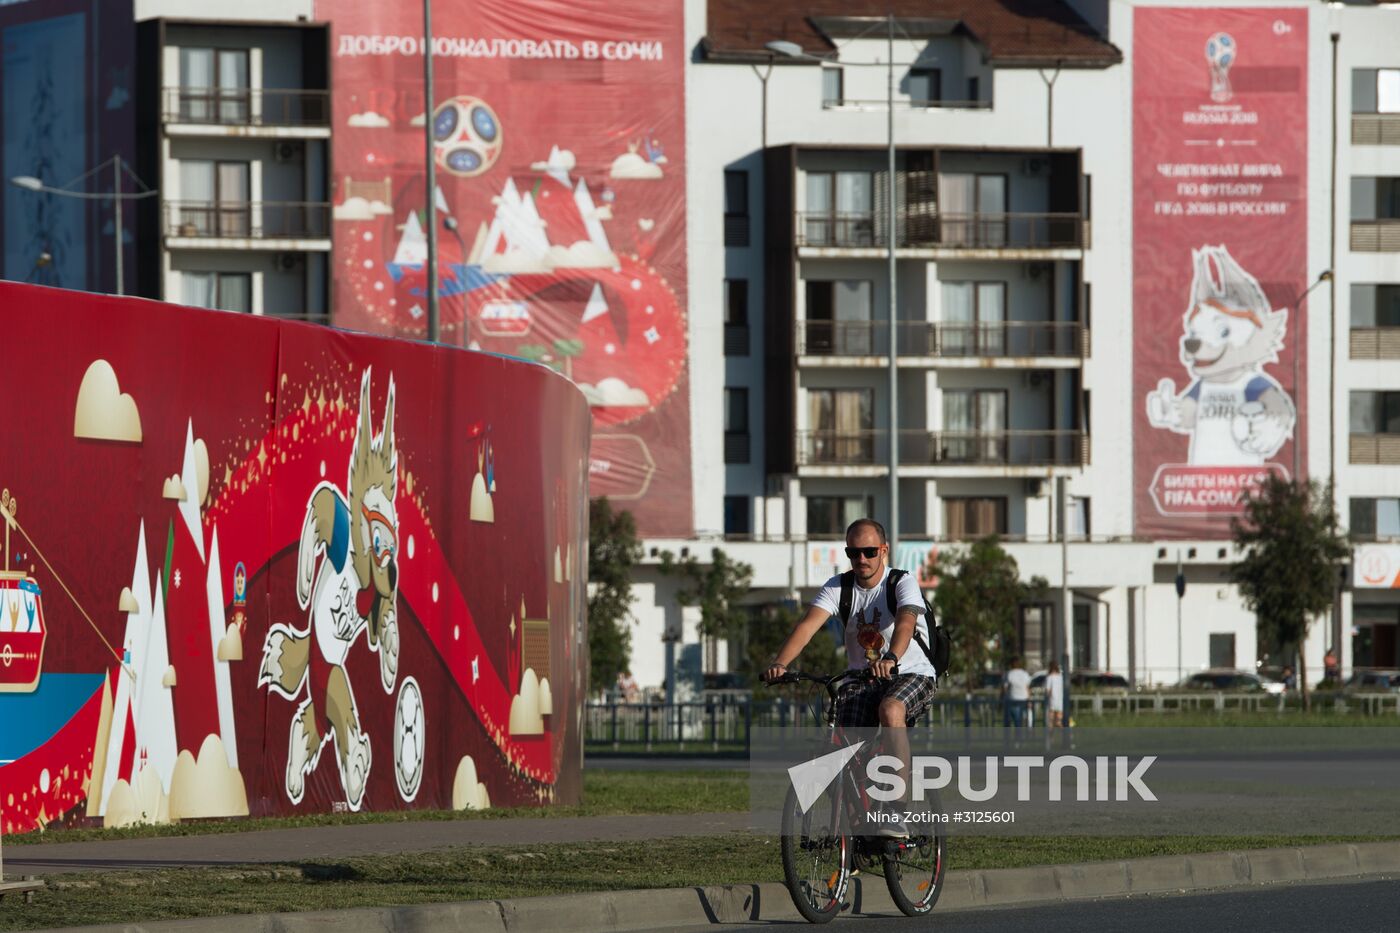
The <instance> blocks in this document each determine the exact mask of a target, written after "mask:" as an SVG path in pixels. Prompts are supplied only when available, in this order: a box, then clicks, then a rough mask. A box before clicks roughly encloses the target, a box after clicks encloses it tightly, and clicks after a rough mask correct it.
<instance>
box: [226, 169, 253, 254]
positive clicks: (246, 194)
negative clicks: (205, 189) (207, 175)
mask: <svg viewBox="0 0 1400 933" xmlns="http://www.w3.org/2000/svg"><path fill="white" fill-rule="evenodd" d="M218 167H219V172H218V182H219V236H229V237H246V236H250V235H251V232H252V231H251V226H252V224H251V219H252V218H251V217H250V216H249V208H250V205H249V203H248V202H249V200H250V199H251V197H252V189H251V186H250V185H249V181H248V179H249V174H250V173H249V166H248V163H247V162H220V163H218Z"/></svg>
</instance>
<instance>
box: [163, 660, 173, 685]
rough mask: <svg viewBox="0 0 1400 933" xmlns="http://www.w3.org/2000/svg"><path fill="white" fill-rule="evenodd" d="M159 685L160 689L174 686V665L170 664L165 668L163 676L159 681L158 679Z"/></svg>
mask: <svg viewBox="0 0 1400 933" xmlns="http://www.w3.org/2000/svg"><path fill="white" fill-rule="evenodd" d="M160 685H161V686H162V687H173V686H175V665H174V664H171V665H169V666H168V667H166V669H165V676H163V677H161V679H160Z"/></svg>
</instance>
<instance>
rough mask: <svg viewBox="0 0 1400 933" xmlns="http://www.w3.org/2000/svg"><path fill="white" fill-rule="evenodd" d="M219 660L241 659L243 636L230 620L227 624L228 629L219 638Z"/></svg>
mask: <svg viewBox="0 0 1400 933" xmlns="http://www.w3.org/2000/svg"><path fill="white" fill-rule="evenodd" d="M219 660H220V661H242V660H243V636H242V635H240V634H239V633H238V626H236V625H234V624H233V623H232V622H230V623H229V624H228V631H226V632H224V637H223V638H220V639H219Z"/></svg>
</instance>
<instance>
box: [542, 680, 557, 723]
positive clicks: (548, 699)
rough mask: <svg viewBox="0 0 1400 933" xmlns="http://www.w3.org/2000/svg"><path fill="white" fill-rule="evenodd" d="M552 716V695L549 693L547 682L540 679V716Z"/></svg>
mask: <svg viewBox="0 0 1400 933" xmlns="http://www.w3.org/2000/svg"><path fill="white" fill-rule="evenodd" d="M552 715H554V694H552V693H550V690H549V680H548V679H546V678H544V677H541V678H540V716H541V717H544V716H552Z"/></svg>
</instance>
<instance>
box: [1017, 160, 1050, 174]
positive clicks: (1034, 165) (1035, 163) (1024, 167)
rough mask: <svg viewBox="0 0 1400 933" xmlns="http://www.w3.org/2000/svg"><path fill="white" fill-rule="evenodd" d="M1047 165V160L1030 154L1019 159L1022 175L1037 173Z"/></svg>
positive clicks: (1048, 164)
mask: <svg viewBox="0 0 1400 933" xmlns="http://www.w3.org/2000/svg"><path fill="white" fill-rule="evenodd" d="M1049 167H1050V163H1049V161H1048V160H1047V159H1044V158H1041V157H1038V156H1032V157H1030V158H1028V159H1022V160H1021V174H1022V175H1032V176H1033V175H1039V174H1041V173H1042V172H1044V171H1045V170H1046V169H1047V168H1049Z"/></svg>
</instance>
